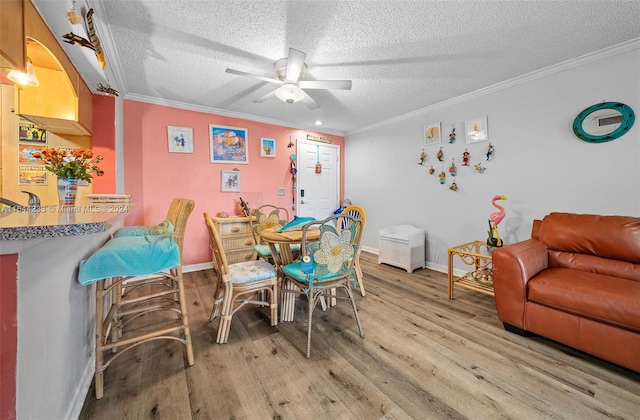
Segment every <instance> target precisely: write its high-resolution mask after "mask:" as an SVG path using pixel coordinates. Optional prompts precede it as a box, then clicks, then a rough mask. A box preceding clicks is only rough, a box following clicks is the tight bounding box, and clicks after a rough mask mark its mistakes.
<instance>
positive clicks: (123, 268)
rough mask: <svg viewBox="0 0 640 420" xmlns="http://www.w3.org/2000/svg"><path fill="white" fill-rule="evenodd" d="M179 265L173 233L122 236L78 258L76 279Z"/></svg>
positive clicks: (88, 280) (87, 281)
mask: <svg viewBox="0 0 640 420" xmlns="http://www.w3.org/2000/svg"><path fill="white" fill-rule="evenodd" d="M179 265H180V249H179V248H178V244H177V243H176V241H174V240H173V234H172V233H168V234H165V235H146V236H121V237H117V238H113V239H111V240H109V241H108V242H107V243H106V244H104V245H103V246H102V248H100V249H98V250H97V251H96V252H95V253H94V254H93V255H91V256H90V257H89V258H87V259H86V260H83V261H81V262H80V270H79V272H78V281H79V282H80V283H81V284H83V285H88V284H91V283H94V282H96V281H98V280H102V279H105V278H109V277H118V276H142V275H145V274H153V273H158V272H160V271H164V270H168V269H170V268H173V267H177V266H179Z"/></svg>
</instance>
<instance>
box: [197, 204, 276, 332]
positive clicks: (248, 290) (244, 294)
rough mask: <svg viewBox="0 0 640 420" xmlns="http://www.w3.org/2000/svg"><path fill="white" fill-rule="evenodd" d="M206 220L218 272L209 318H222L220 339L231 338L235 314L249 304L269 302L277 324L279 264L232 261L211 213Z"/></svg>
mask: <svg viewBox="0 0 640 420" xmlns="http://www.w3.org/2000/svg"><path fill="white" fill-rule="evenodd" d="M204 220H205V224H206V225H207V229H208V230H209V239H210V247H211V256H212V259H213V264H214V268H215V269H216V272H217V275H218V280H217V282H216V286H215V288H214V295H213V298H214V303H213V308H212V309H211V316H210V317H209V322H211V321H213V320H214V319H215V318H216V317H219V318H220V321H219V323H218V332H217V337H216V343H220V344H223V343H226V342H227V340H228V339H229V331H230V328H231V319H232V318H233V315H234V314H235V313H236V312H237V311H238V310H239V309H240V308H242V307H243V306H245V305H247V304H252V305H258V306H269V308H270V311H271V326H276V325H277V324H278V303H277V302H278V274H277V272H276V269H275V267H274V266H273V265H271V264H269V263H268V262H266V261H265V260H262V259H258V260H252V261H243V262H238V263H235V264H228V263H227V255H226V254H225V251H224V248H223V247H222V240H221V239H220V234H219V232H218V230H217V228H216V227H215V225H214V224H213V221H212V220H211V217H210V216H209V215H208V214H207V213H204ZM267 299H268V300H267Z"/></svg>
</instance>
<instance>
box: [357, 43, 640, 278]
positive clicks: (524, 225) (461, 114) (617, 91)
mask: <svg viewBox="0 0 640 420" xmlns="http://www.w3.org/2000/svg"><path fill="white" fill-rule="evenodd" d="M424 94H425V95H428V94H429V92H424ZM603 100H605V101H613V102H622V103H625V104H627V105H628V106H630V107H631V108H632V109H633V110H634V112H635V113H636V118H640V116H639V115H638V114H639V113H640V41H639V40H635V41H634V42H632V43H627V44H625V45H620V46H617V47H615V48H612V49H609V50H607V51H601V52H599V53H597V54H593V55H591V56H589V57H583V58H582V59H581V60H576V61H574V62H571V63H564V64H563V65H560V66H556V67H555V68H550V69H545V70H543V71H540V72H536V74H530V75H528V76H526V77H522V78H520V79H519V80H512V81H509V82H505V83H503V84H501V85H500V86H494V87H491V88H487V89H485V90H484V91H483V92H476V93H474V94H470V95H467V96H466V97H464V98H457V99H455V100H451V101H448V102H447V103H443V104H439V105H437V106H434V107H430V108H427V109H424V110H420V111H417V112H415V113H413V114H411V115H407V116H403V117H401V118H398V119H396V120H394V121H391V122H387V123H385V124H383V125H380V126H377V127H375V128H370V129H368V130H366V131H361V132H357V133H353V134H350V135H347V136H346V138H345V150H346V151H345V156H346V164H345V167H346V170H345V197H346V198H349V199H351V201H352V202H353V204H357V205H360V206H362V207H363V208H364V209H365V210H366V212H367V228H366V232H365V234H364V237H363V247H364V248H365V249H369V250H372V251H374V252H375V251H376V250H377V248H378V230H379V229H381V228H383V227H385V226H388V225H394V224H405V223H406V224H412V225H414V226H417V227H420V228H423V229H425V231H426V233H427V266H428V267H431V268H434V269H437V270H441V271H446V267H447V249H448V248H449V247H450V246H453V245H456V244H460V243H464V242H468V241H471V240H474V239H481V240H483V241H484V240H486V238H487V233H486V231H487V230H488V223H487V219H488V217H489V215H490V214H491V213H493V212H494V211H496V209H495V208H494V207H492V205H491V199H492V197H493V196H494V195H506V196H507V197H508V201H505V202H502V203H503V204H504V205H505V208H506V217H505V219H504V220H503V221H502V223H500V225H499V231H500V235H501V236H502V239H503V240H504V241H505V243H507V244H508V243H514V242H517V241H521V240H524V239H527V238H529V237H530V233H531V224H532V220H533V219H534V218H542V217H544V216H545V215H546V214H548V213H549V212H552V211H565V212H576V213H596V214H621V215H631V216H640V121H638V120H636V122H635V124H634V126H633V128H632V129H631V130H630V131H629V132H627V133H626V134H625V135H624V136H622V137H620V138H618V139H617V140H614V141H611V142H607V143H600V144H592V143H587V142H584V141H581V140H579V139H578V138H577V137H576V136H575V135H574V134H573V131H572V123H573V120H574V118H575V117H576V115H577V114H578V113H580V112H581V111H582V110H583V109H585V108H587V107H588V106H590V105H593V104H596V103H599V102H602V101H603ZM482 115H487V116H488V126H489V138H490V141H491V144H493V146H494V147H495V153H494V157H493V160H492V161H490V162H486V161H485V157H484V155H485V152H486V149H487V146H488V143H486V142H482V143H475V144H471V145H467V144H465V135H464V121H465V120H468V119H472V118H475V117H478V116H482ZM437 121H440V122H441V124H442V137H443V140H442V143H441V144H439V145H430V146H424V141H423V135H422V131H423V127H424V125H425V124H428V123H432V122H437ZM452 124H454V125H455V128H456V133H457V140H456V142H455V143H454V144H449V141H448V135H449V132H450V131H451V127H452ZM440 146H442V148H443V151H444V153H445V157H444V162H442V163H440V162H438V160H437V159H436V152H437V150H438V148H439V147H440ZM423 148H424V149H425V151H426V153H427V162H426V163H425V165H424V166H420V165H418V164H417V163H418V161H419V156H420V152H421V150H422V149H423ZM465 148H467V149H468V151H469V152H470V153H471V159H470V163H471V166H469V167H462V166H461V164H462V153H463V152H464V150H465ZM452 158H455V162H456V166H457V167H458V176H457V177H456V178H455V180H456V184H457V185H458V187H459V190H458V191H457V192H453V191H451V190H449V185H450V184H451V181H452V177H450V176H447V181H446V183H445V185H440V184H439V183H438V179H437V175H429V174H428V169H429V167H430V166H431V165H433V166H434V168H435V169H436V174H437V173H438V172H440V170H444V171H445V172H447V173H448V167H449V165H450V164H451V161H452ZM478 162H482V164H483V165H484V166H485V167H486V168H487V169H486V171H485V173H484V174H482V175H481V174H478V173H476V172H475V170H474V168H473V165H474V164H476V163H478ZM456 267H458V265H456Z"/></svg>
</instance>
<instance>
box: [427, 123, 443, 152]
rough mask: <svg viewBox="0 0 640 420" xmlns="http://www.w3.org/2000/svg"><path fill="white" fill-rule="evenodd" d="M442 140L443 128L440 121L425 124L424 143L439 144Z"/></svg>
mask: <svg viewBox="0 0 640 420" xmlns="http://www.w3.org/2000/svg"><path fill="white" fill-rule="evenodd" d="M441 141H442V130H441V129H440V122H434V123H431V124H427V125H425V126H424V144H425V145H427V146H429V145H431V144H438V143H440V142H441Z"/></svg>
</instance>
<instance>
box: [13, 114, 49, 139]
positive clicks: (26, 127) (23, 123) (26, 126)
mask: <svg viewBox="0 0 640 420" xmlns="http://www.w3.org/2000/svg"><path fill="white" fill-rule="evenodd" d="M18 141H20V142H29V143H40V144H47V130H45V129H44V128H40V127H38V126H37V125H35V124H34V123H32V122H31V121H27V120H22V119H21V120H20V121H19V122H18Z"/></svg>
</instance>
